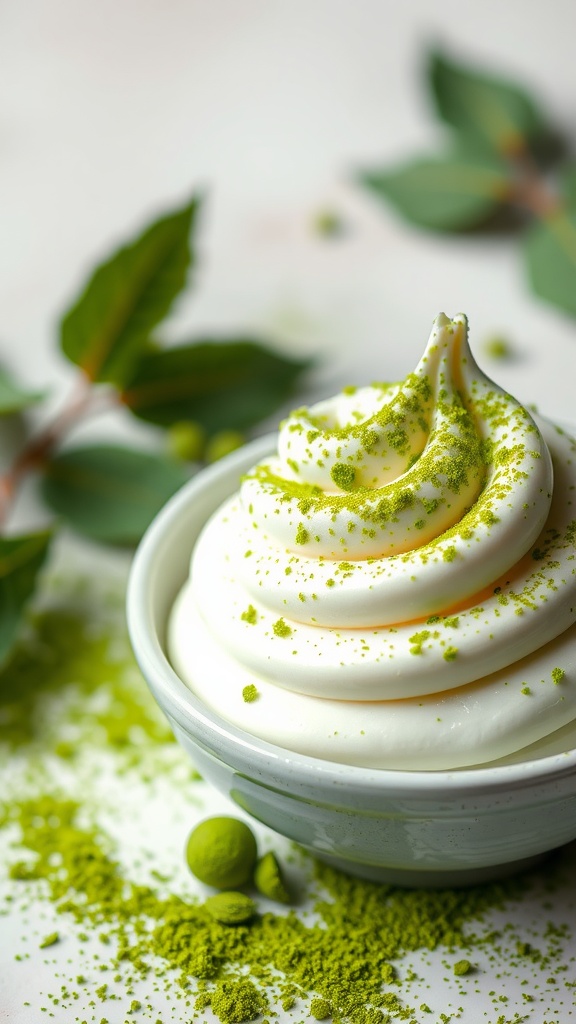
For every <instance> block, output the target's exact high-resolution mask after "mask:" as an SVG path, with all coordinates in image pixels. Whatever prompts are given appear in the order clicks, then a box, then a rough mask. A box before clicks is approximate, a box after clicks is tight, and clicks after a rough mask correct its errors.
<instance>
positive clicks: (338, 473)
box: [330, 462, 356, 491]
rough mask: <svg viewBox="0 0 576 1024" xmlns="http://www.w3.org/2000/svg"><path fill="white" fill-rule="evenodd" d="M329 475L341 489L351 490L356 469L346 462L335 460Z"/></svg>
mask: <svg viewBox="0 0 576 1024" xmlns="http://www.w3.org/2000/svg"><path fill="white" fill-rule="evenodd" d="M330 476H331V477H332V480H333V481H334V483H335V484H336V486H337V487H339V488H340V490H341V491H353V490H354V487H355V481H356V470H355V469H354V466H350V465H349V464H348V463H347V462H336V463H335V465H334V466H332V469H331V470H330Z"/></svg>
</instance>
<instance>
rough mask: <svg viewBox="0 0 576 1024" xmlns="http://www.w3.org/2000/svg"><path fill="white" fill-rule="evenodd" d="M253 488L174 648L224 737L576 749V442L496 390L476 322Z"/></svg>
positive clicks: (301, 413)
mask: <svg viewBox="0 0 576 1024" xmlns="http://www.w3.org/2000/svg"><path fill="white" fill-rule="evenodd" d="M535 397H536V396H535ZM271 448H272V445H271ZM237 487H238V489H237V490H236V492H235V493H233V494H232V496H231V497H229V498H228V499H227V500H226V501H225V502H224V504H223V505H221V506H220V508H219V509H218V510H217V511H216V512H215V513H214V514H213V515H212V517H211V518H210V520H209V521H208V523H207V524H206V525H205V527H204V529H203V531H202V533H201V535H200V537H199V539H198V541H197V543H196V545H195V548H194V551H193V554H192V559H191V565H190V574H189V579H188V581H187V583H186V584H185V586H184V588H183V589H182V591H181V593H180V595H179V596H178V598H177V600H176V603H175V606H174V609H173V612H172V615H171V619H170V624H169V638H168V639H169V650H170V656H171V659H172V662H173V664H174V667H175V668H176V670H177V672H178V673H179V674H180V676H181V677H182V679H183V680H184V681H185V682H186V683H187V684H188V685H189V686H190V688H191V689H192V690H193V691H194V692H195V694H196V695H197V696H198V697H199V698H200V699H201V700H202V701H203V702H204V703H205V704H206V705H207V706H209V707H210V708H212V709H213V710H214V711H215V712H217V713H218V714H219V715H221V716H222V717H223V718H224V719H226V720H228V721H230V722H231V723H233V724H234V725H236V726H238V727H240V728H242V729H244V730H246V731H247V732H249V733H251V734H253V735H255V736H258V737H260V738H262V739H265V740H268V741H269V742H272V743H275V744H277V745H279V746H280V747H283V748H285V749H288V750H291V751H295V752H299V753H303V754H306V755H310V756H313V757H319V758H324V759H327V760H330V761H334V762H337V763H341V764H350V765H358V766H361V767H370V768H391V769H417V770H432V771H434V770H442V769H455V768H464V767H467V766H471V765H488V764H496V763H502V762H503V761H504V762H506V761H509V760H510V759H512V760H514V759H516V760H518V759H523V758H525V757H532V756H542V755H545V754H548V753H554V752H556V751H558V750H562V749H569V748H571V747H573V746H575V745H576V653H575V652H576V624H575V623H576V503H575V501H574V495H575V494H576V441H575V440H574V439H573V438H572V437H570V436H569V435H568V434H567V433H566V432H565V431H563V430H562V429H560V428H559V427H557V426H555V425H554V424H552V423H550V422H548V421H546V420H545V419H542V418H540V417H538V416H535V415H532V414H531V413H530V412H529V411H528V409H526V408H525V407H524V406H523V405H522V404H521V403H520V402H519V401H517V400H516V399H515V398H514V397H513V396H512V395H510V394H508V393H507V392H506V391H505V390H503V389H502V388H501V387H499V386H498V385H497V384H495V383H494V382H493V381H492V380H490V379H489V378H488V377H487V376H486V375H485V373H484V372H483V371H482V370H481V369H480V367H479V366H478V365H477V363H476V361H475V359H474V357H473V355H472V351H471V349H470V346H469V343H468V324H467V320H466V317H465V316H463V315H458V316H456V317H454V318H453V319H449V318H448V317H447V316H445V315H444V314H440V315H439V316H438V317H437V318H436V320H435V321H434V324H433V327H432V332H431V335H430V338H429V341H428V344H427V345H426V347H425V350H424V354H423V356H422V358H421V359H420V362H419V363H418V365H417V366H416V368H415V369H414V370H413V371H412V372H410V373H408V375H407V376H406V378H405V380H403V381H400V382H397V383H374V384H370V385H368V386H366V387H359V388H345V389H344V390H343V391H342V392H341V393H340V394H338V395H336V396H335V397H333V398H330V399H327V400H326V401H322V402H319V403H318V404H316V405H313V406H311V407H310V408H300V409H296V410H295V411H294V412H292V413H291V414H290V416H288V418H287V419H286V420H285V421H284V422H283V423H282V424H281V426H280V430H279V434H278V438H277V443H276V446H275V448H274V450H271V452H270V455H269V456H268V457H267V458H264V459H263V460H262V461H260V462H259V463H258V464H257V465H255V466H253V467H251V468H250V469H249V470H248V472H247V473H246V474H245V476H244V477H243V479H242V480H239V481H238V482H237ZM247 609H249V614H248V613H247ZM254 692H257V694H258V699H257V700H247V699H246V696H245V695H246V694H247V693H254ZM571 723H575V724H574V726H573V728H572V726H571ZM571 728H572V731H570V730H571ZM557 734H558V735H557ZM561 737H562V739H561ZM559 744H560V745H559ZM562 744H563V745H562Z"/></svg>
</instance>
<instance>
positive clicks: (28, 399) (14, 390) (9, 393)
mask: <svg viewBox="0 0 576 1024" xmlns="http://www.w3.org/2000/svg"><path fill="white" fill-rule="evenodd" d="M42 398H43V394H42V393H41V392H40V391H25V390H24V388H21V387H20V385H19V384H17V383H16V381H15V380H13V378H12V377H11V376H10V375H9V374H8V373H7V372H6V370H2V369H0V416H9V415H10V414H11V413H14V412H20V410H21V409H26V408H27V407H28V406H29V405H34V403H35V402H39V401H40V400H41V399H42Z"/></svg>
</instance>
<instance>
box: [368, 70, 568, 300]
mask: <svg viewBox="0 0 576 1024" xmlns="http://www.w3.org/2000/svg"><path fill="white" fill-rule="evenodd" d="M427 82H428V86H429V88H430V91H431V94H432V98H433V100H434V103H435V108H436V111H437V114H438V116H439V117H440V119H441V120H442V121H443V122H444V123H445V124H446V125H448V126H449V128H450V129H451V133H452V138H451V141H450V144H449V146H448V147H447V148H446V149H445V150H444V151H443V152H440V153H437V154H433V155H430V156H422V157H419V158H416V159H414V160H411V161H410V162H408V163H406V164H403V165H401V166H399V167H395V168H392V169H389V170H388V169H383V170H382V169H373V170H366V171H362V172H361V173H360V174H359V176H358V177H359V181H360V183H361V184H362V185H363V186H365V187H366V188H367V189H369V190H370V191H371V193H372V194H373V195H375V196H376V197H378V199H381V200H385V201H387V202H389V203H391V204H392V206H394V207H395V209H396V210H397V211H398V212H399V213H400V214H401V215H402V216H403V217H404V218H405V219H406V220H408V221H410V222H411V223H413V224H416V225H418V226H419V227H422V228H427V229H430V230H434V231H464V230H470V229H477V228H480V227H483V226H489V225H490V223H491V222H494V220H495V219H496V218H497V217H498V215H501V214H502V212H503V211H507V212H510V211H513V216H514V218H515V220H514V221H513V223H514V225H515V226H519V227H521V229H522V233H523V237H522V252H523V258H524V262H525V266H526V270H527V275H528V280H529V282H530V285H531V287H532V290H533V291H534V292H535V293H536V294H537V295H539V296H540V297H541V298H543V299H545V300H546V301H548V302H551V303H553V304H554V305H555V306H558V307H560V309H562V310H564V311H565V312H567V313H569V314H571V315H572V316H576V162H574V161H573V160H569V159H567V158H566V156H565V154H564V153H563V151H562V147H561V146H560V144H559V140H558V136H557V134H556V132H555V131H554V129H553V127H552V126H551V125H550V124H549V123H548V120H547V118H546V117H545V116H544V114H543V113H542V111H541V110H540V107H539V105H538V104H537V103H536V101H535V100H534V99H533V98H532V97H531V96H530V95H529V94H528V93H527V92H526V91H525V90H524V89H522V88H520V87H519V86H517V85H516V84H514V83H512V82H509V81H505V80H504V79H501V78H498V77H493V76H491V75H488V74H485V73H483V72H477V71H471V70H470V69H469V68H467V67H463V66H461V65H459V64H457V63H454V62H452V61H450V60H449V59H448V58H447V57H446V56H445V55H443V54H441V53H438V52H436V53H433V54H432V55H431V57H430V59H429V63H428V75H427Z"/></svg>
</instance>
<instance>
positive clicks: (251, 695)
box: [242, 683, 260, 704]
mask: <svg viewBox="0 0 576 1024" xmlns="http://www.w3.org/2000/svg"><path fill="white" fill-rule="evenodd" d="M259 696H260V693H259V691H258V689H257V687H256V686H255V685H254V683H248V685H247V686H244V687H243V689H242V700H243V701H244V702H245V703H246V704H252V703H253V702H254V701H255V700H258V697H259Z"/></svg>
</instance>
